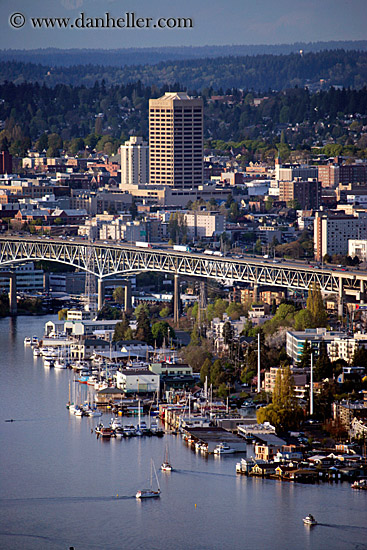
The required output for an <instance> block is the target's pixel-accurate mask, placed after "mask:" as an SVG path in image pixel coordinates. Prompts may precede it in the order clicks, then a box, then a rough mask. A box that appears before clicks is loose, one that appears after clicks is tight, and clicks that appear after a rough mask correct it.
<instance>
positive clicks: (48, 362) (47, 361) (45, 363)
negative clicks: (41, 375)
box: [43, 356, 55, 367]
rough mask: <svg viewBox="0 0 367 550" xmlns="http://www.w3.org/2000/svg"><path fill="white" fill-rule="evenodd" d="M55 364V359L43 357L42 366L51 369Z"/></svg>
mask: <svg viewBox="0 0 367 550" xmlns="http://www.w3.org/2000/svg"><path fill="white" fill-rule="evenodd" d="M54 364H55V359H54V358H53V357H49V356H47V357H44V361H43V366H44V367H53V366H54Z"/></svg>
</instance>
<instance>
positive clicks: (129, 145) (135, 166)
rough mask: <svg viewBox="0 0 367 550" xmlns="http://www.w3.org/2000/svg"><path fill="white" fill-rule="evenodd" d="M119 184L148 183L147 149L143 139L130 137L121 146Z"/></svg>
mask: <svg viewBox="0 0 367 550" xmlns="http://www.w3.org/2000/svg"><path fill="white" fill-rule="evenodd" d="M120 151H121V183H122V184H125V185H139V184H145V183H148V181H149V152H148V151H149V148H148V144H147V142H146V141H143V138H141V137H137V136H131V137H130V140H129V141H125V144H124V145H121V148H120Z"/></svg>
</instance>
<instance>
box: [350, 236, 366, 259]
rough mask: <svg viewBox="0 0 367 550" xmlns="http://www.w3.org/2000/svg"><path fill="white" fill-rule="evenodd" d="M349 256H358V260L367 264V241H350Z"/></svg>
mask: <svg viewBox="0 0 367 550" xmlns="http://www.w3.org/2000/svg"><path fill="white" fill-rule="evenodd" d="M348 256H350V257H351V258H354V257H355V256H357V258H359V259H360V260H361V261H362V262H367V240H366V239H349V240H348Z"/></svg>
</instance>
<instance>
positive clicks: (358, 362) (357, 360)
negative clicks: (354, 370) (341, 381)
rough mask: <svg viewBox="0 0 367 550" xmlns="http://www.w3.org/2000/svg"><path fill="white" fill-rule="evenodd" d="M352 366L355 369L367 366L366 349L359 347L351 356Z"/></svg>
mask: <svg viewBox="0 0 367 550" xmlns="http://www.w3.org/2000/svg"><path fill="white" fill-rule="evenodd" d="M352 365H353V366H355V367H366V365H367V349H366V348H364V347H360V348H358V349H356V351H355V352H354V355H353V360H352Z"/></svg>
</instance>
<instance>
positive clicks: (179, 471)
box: [175, 468, 236, 478]
mask: <svg viewBox="0 0 367 550" xmlns="http://www.w3.org/2000/svg"><path fill="white" fill-rule="evenodd" d="M176 472H177V473H179V474H193V475H200V476H215V477H231V478H235V477H236V475H235V474H221V473H219V472H203V471H202V470H180V469H176V468H175V473H176Z"/></svg>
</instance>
